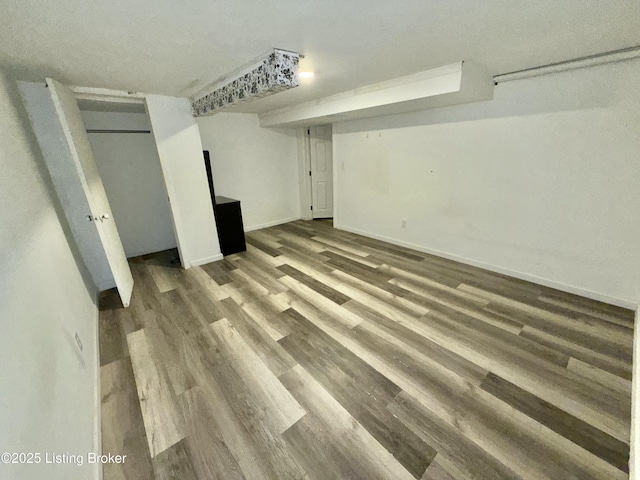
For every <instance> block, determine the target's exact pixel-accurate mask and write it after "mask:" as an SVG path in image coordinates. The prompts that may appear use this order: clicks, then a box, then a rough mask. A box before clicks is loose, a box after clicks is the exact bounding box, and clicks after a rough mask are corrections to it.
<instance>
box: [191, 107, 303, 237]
mask: <svg viewBox="0 0 640 480" xmlns="http://www.w3.org/2000/svg"><path fill="white" fill-rule="evenodd" d="M198 125H199V127H200V135H201V137H202V145H203V148H204V149H205V150H209V152H210V155H211V165H212V171H213V183H214V186H215V190H216V195H223V196H225V197H231V198H235V199H238V200H240V201H241V207H242V217H243V222H244V228H245V230H246V231H249V230H255V229H258V228H264V227H268V226H271V225H276V224H279V223H284V222H288V221H291V220H296V219H298V218H300V187H299V182H298V140H297V138H296V131H295V130H293V129H291V130H275V129H268V128H260V125H259V122H258V116H257V115H254V114H248V113H218V114H216V115H213V116H210V117H199V118H198Z"/></svg>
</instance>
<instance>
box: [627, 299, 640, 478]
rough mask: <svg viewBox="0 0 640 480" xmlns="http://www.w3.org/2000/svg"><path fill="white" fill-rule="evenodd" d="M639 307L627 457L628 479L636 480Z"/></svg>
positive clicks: (639, 399) (638, 456)
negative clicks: (628, 453)
mask: <svg viewBox="0 0 640 480" xmlns="http://www.w3.org/2000/svg"><path fill="white" fill-rule="evenodd" d="M638 353H640V305H638V307H637V308H636V319H635V324H634V328H633V366H632V368H633V370H632V374H631V378H632V380H631V381H632V389H631V442H630V456H629V478H630V480H634V479H635V478H637V473H636V472H637V471H638V469H639V468H640V464H639V462H640V445H638V442H639V441H640V432H639V431H638V427H639V425H638V402H640V377H639V376H640V362H638Z"/></svg>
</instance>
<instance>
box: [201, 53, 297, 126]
mask: <svg viewBox="0 0 640 480" xmlns="http://www.w3.org/2000/svg"><path fill="white" fill-rule="evenodd" d="M299 58H300V55H299V54H298V53H296V52H289V51H287V50H280V49H277V48H275V49H273V50H270V51H269V52H268V53H267V54H266V55H265V56H263V57H261V58H260V59H259V60H258V61H256V62H253V63H252V64H250V65H248V66H247V67H245V68H243V69H241V70H240V71H237V72H236V73H235V74H233V75H231V76H230V77H225V78H223V79H221V80H220V81H219V82H214V83H213V84H211V85H210V86H208V87H206V88H204V89H202V90H201V91H200V93H198V94H195V95H194V96H192V97H191V109H192V111H193V116H194V117H200V116H203V115H212V114H214V113H217V112H219V111H222V110H224V109H225V108H226V107H229V106H232V105H235V104H237V103H243V102H248V101H252V100H256V99H258V98H262V97H266V96H267V95H273V94H274V93H278V92H282V91H284V90H288V89H290V88H295V87H297V86H298V61H299Z"/></svg>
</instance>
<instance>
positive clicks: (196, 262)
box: [184, 253, 224, 268]
mask: <svg viewBox="0 0 640 480" xmlns="http://www.w3.org/2000/svg"><path fill="white" fill-rule="evenodd" d="M223 258H224V255H222V254H221V253H218V254H216V255H211V256H210V257H206V258H199V259H197V260H192V261H191V264H190V265H189V266H186V265H185V266H184V268H190V267H199V266H200V265H206V264H207V263H211V262H217V261H218V260H222V259H223Z"/></svg>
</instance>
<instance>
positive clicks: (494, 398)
mask: <svg viewBox="0 0 640 480" xmlns="http://www.w3.org/2000/svg"><path fill="white" fill-rule="evenodd" d="M247 243H248V245H247V247H248V250H247V252H246V253H243V254H238V255H233V256H230V257H227V258H226V259H225V260H223V261H220V262H216V263H212V264H209V265H205V266H202V267H197V268H192V269H190V270H182V269H181V268H179V267H178V266H177V265H175V264H172V263H171V260H172V259H173V258H174V257H175V256H176V255H175V253H174V252H163V253H161V254H157V255H151V256H146V257H142V258H137V259H133V260H131V268H132V270H133V275H134V278H135V289H134V293H133V298H132V302H131V307H130V308H128V309H123V308H120V307H119V306H118V305H117V303H116V300H115V298H116V297H115V296H114V295H111V296H110V295H106V296H105V297H104V298H103V302H102V310H101V315H100V358H101V365H102V366H101V382H102V433H103V450H104V452H105V453H107V452H110V453H114V454H123V455H127V460H126V461H125V463H124V464H122V465H105V467H104V478H105V479H106V480H113V479H136V480H139V479H162V480H165V479H180V480H192V479H200V480H209V479H225V480H227V479H274V480H275V479H278V480H279V479H316V480H327V479H363V480H373V479H393V480H400V479H412V478H415V479H422V480H436V479H439V480H443V479H447V480H449V479H489V480H498V479H512V478H522V479H543V478H547V479H560V480H568V479H579V480H587V479H604V480H613V479H624V478H628V474H627V472H628V467H627V463H628V457H629V430H630V405H631V354H632V335H633V314H632V312H630V311H628V310H623V309H620V308H617V307H612V306H609V305H605V304H602V303H598V302H595V301H591V300H587V299H584V298H581V297H577V296H574V295H569V294H566V293H562V292H558V291H555V290H552V289H549V288H545V287H541V286H538V285H534V284H531V283H527V282H523V281H520V280H515V279H512V278H509V277H506V276H503V275H498V274H494V273H490V272H487V271H484V270H481V269H477V268H473V267H469V266H466V265H462V264H459V263H456V262H452V261H449V260H445V259H442V258H438V257H434V256H430V255H427V254H423V253H419V252H416V251H412V250H408V249H405V248H401V247H397V246H393V245H389V244H386V243H383V242H379V241H376V240H372V239H369V238H365V237H361V236H358V235H354V234H351V233H346V232H343V231H339V230H335V229H333V228H332V226H331V223H330V222H327V221H314V222H302V221H297V222H293V223H289V224H286V225H281V226H278V227H272V228H268V229H265V230H260V231H255V232H251V233H249V234H247Z"/></svg>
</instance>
